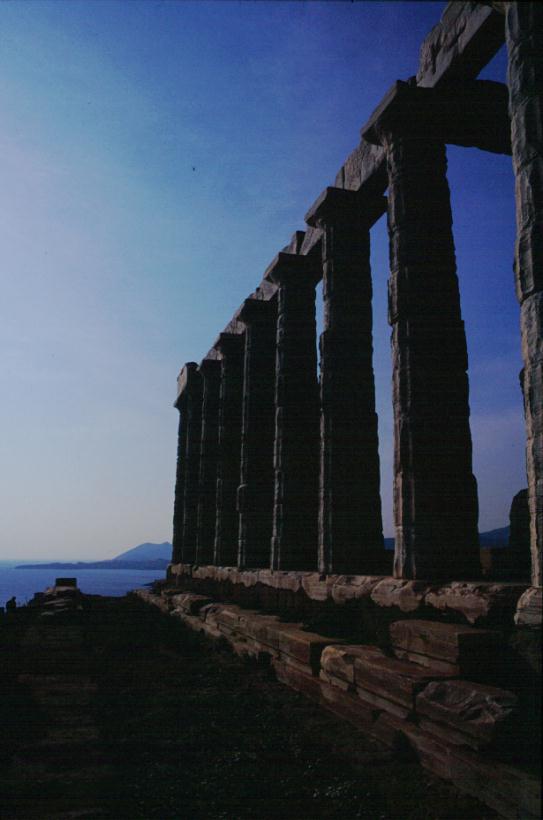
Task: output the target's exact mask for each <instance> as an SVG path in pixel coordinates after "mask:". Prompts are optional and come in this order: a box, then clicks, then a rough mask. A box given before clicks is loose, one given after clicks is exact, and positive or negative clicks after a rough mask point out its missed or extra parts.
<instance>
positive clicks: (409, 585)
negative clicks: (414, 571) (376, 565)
mask: <svg viewBox="0 0 543 820" xmlns="http://www.w3.org/2000/svg"><path fill="white" fill-rule="evenodd" d="M430 589H431V587H430V586H429V585H428V584H426V583H424V582H421V581H406V580H402V579H398V578H384V579H383V580H382V581H380V582H379V583H378V584H376V585H375V587H374V588H373V590H372V592H371V599H372V601H373V602H374V603H376V604H377V605H378V606H387V607H389V606H397V607H398V608H399V609H401V611H402V612H415V611H416V610H417V609H419V607H421V606H422V604H423V603H424V598H425V596H426V594H427V592H428V591H429V590H430Z"/></svg>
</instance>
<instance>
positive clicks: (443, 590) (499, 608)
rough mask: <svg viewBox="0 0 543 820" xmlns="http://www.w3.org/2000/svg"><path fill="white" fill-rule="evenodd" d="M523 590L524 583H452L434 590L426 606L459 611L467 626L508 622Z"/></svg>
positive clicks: (430, 593)
mask: <svg viewBox="0 0 543 820" xmlns="http://www.w3.org/2000/svg"><path fill="white" fill-rule="evenodd" d="M525 589H526V586H525V585H523V584H488V583H487V584H478V583H469V582H462V581H458V582H453V583H450V584H446V585H444V586H440V587H434V588H433V589H431V590H430V591H429V592H428V593H427V594H426V596H425V603H426V604H428V605H429V606H432V607H435V609H439V610H442V611H443V612H447V611H450V612H460V613H461V614H462V615H463V616H464V617H465V619H466V620H467V621H468V622H469V623H470V624H475V623H478V622H481V621H483V622H491V621H493V620H496V621H500V620H508V619H509V618H510V617H511V614H512V613H513V612H514V610H515V607H516V604H517V602H518V600H519V598H520V596H521V595H522V593H523V592H524V590H525Z"/></svg>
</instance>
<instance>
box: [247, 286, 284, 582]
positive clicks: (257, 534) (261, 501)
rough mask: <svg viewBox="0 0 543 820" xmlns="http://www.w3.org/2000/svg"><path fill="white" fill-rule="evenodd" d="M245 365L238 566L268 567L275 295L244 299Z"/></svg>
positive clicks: (270, 526) (270, 513)
mask: <svg viewBox="0 0 543 820" xmlns="http://www.w3.org/2000/svg"><path fill="white" fill-rule="evenodd" d="M238 318H239V319H240V320H241V321H242V322H244V324H245V327H246V330H245V365H244V384H243V417H242V434H241V477H240V480H241V484H240V486H239V488H238V510H239V553H238V566H239V567H250V568H257V567H269V566H270V539H271V534H272V512H273V486H274V471H273V442H274V435H275V405H274V394H275V343H276V324H277V298H276V297H274V298H273V299H271V300H269V301H264V300H261V299H246V300H245V302H244V303H243V306H242V309H241V311H240V313H239V316H238Z"/></svg>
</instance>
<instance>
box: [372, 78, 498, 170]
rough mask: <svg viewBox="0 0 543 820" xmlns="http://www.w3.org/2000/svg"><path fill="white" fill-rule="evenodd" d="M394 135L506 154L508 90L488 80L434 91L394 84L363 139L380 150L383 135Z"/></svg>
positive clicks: (373, 115) (374, 114) (467, 82)
mask: <svg viewBox="0 0 543 820" xmlns="http://www.w3.org/2000/svg"><path fill="white" fill-rule="evenodd" d="M397 131H400V132H401V133H403V134H405V135H409V136H410V137H411V138H413V139H417V138H418V139H423V140H432V141H434V142H444V143H452V144H453V145H463V146H466V147H475V148H480V149H482V150H484V151H492V152H493V153H496V154H508V155H510V154H511V125H510V120H509V113H508V91H507V86H506V85H505V84H503V83H496V82H492V81H490V80H463V81H458V82H455V83H454V84H452V83H451V84H450V85H444V86H441V87H440V88H439V89H437V88H419V87H417V86H415V85H412V84H411V83H410V82H403V81H401V80H398V81H397V82H396V83H394V85H393V86H392V87H391V88H390V89H389V90H388V92H387V93H386V94H385V96H384V98H383V100H382V101H381V103H380V104H379V105H378V106H377V108H376V109H375V111H374V112H373V114H372V115H371V117H370V119H369V120H368V122H367V123H366V125H365V126H364V127H363V128H362V130H361V134H362V137H363V139H365V140H367V142H371V143H374V144H375V145H382V144H383V141H384V139H385V138H386V135H387V134H390V133H394V132H397Z"/></svg>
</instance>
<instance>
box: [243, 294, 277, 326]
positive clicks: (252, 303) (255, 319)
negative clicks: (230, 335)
mask: <svg viewBox="0 0 543 820" xmlns="http://www.w3.org/2000/svg"><path fill="white" fill-rule="evenodd" d="M276 315H277V302H276V299H267V300H264V299H245V301H244V302H243V304H242V306H241V308H240V309H239V311H238V314H237V318H238V319H240V321H242V322H243V323H244V324H245V325H251V324H259V323H262V324H266V323H267V322H273V321H275V317H276Z"/></svg>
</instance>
